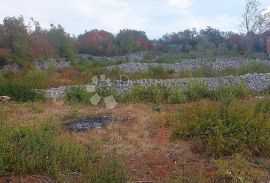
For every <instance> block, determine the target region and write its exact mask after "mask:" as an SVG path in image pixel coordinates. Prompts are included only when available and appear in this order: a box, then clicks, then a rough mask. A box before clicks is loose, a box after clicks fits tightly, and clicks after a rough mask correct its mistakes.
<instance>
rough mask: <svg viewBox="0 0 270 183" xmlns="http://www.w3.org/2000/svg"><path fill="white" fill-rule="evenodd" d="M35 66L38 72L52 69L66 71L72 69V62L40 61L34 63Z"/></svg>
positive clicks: (62, 59) (64, 60) (57, 60)
mask: <svg viewBox="0 0 270 183" xmlns="http://www.w3.org/2000/svg"><path fill="white" fill-rule="evenodd" d="M33 66H34V68H35V69H38V70H46V69H48V68H50V67H52V68H55V69H65V68H69V67H70V62H69V61H67V60H66V59H64V58H61V59H48V60H38V61H34V62H33Z"/></svg>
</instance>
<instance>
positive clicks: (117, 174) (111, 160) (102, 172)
mask: <svg viewBox="0 0 270 183" xmlns="http://www.w3.org/2000/svg"><path fill="white" fill-rule="evenodd" d="M129 179H130V176H129V171H128V169H127V168H126V167H125V166H124V164H123V163H121V161H119V160H118V159H117V158H116V157H115V156H108V157H105V158H104V159H103V160H102V162H101V163H100V164H99V165H98V167H96V168H95V169H94V170H93V171H91V172H90V173H89V178H88V181H87V182H89V183H92V182H98V183H107V182H111V183H119V182H125V181H127V180H129Z"/></svg>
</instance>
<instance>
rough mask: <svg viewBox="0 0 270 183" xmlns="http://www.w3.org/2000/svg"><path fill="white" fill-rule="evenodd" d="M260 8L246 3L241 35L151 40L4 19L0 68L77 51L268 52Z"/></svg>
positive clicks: (267, 29) (267, 19)
mask: <svg viewBox="0 0 270 183" xmlns="http://www.w3.org/2000/svg"><path fill="white" fill-rule="evenodd" d="M259 5H260V4H259V1H258V0H246V6H245V11H244V13H243V22H242V27H243V30H244V31H243V33H234V32H224V31H221V30H218V29H214V28H212V27H207V28H205V29H202V30H199V31H197V30H196V29H192V30H190V29H187V30H184V31H180V32H177V33H175V32H174V33H170V34H166V35H164V36H162V38H160V39H157V40H149V39H148V37H147V36H146V33H145V32H143V31H138V30H131V29H124V30H120V32H119V33H118V34H116V35H114V34H112V33H110V32H107V31H104V30H97V29H95V30H90V31H85V32H84V33H83V34H80V35H79V36H72V35H70V34H69V33H67V32H66V31H65V29H64V28H63V27H62V26H61V25H57V26H55V25H53V24H52V25H50V28H49V29H44V28H42V27H41V26H40V24H39V22H37V21H35V20H34V19H31V24H29V25H26V23H25V21H24V18H23V16H19V17H6V18H4V20H3V23H2V24H0V65H4V64H8V63H14V62H15V63H17V64H19V65H22V66H27V64H31V61H33V60H36V59H40V58H58V57H65V58H67V59H73V58H74V57H75V56H76V54H78V53H79V54H90V55H96V56H115V55H124V54H127V53H131V52H137V51H156V52H166V53H173V54H191V53H194V52H197V53H207V54H216V55H219V54H232V53H234V54H239V55H247V54H258V53H259V54H266V51H267V50H266V47H267V46H266V44H267V41H266V40H267V37H268V36H270V12H267V11H266V10H264V9H262V10H260V9H259ZM30 25H31V26H30Z"/></svg>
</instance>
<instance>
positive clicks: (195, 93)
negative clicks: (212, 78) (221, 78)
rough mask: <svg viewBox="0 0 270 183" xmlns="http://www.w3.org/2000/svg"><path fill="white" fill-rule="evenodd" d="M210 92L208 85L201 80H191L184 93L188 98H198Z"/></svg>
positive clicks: (206, 95) (204, 96)
mask: <svg viewBox="0 0 270 183" xmlns="http://www.w3.org/2000/svg"><path fill="white" fill-rule="evenodd" d="M209 94H210V91H209V90H208V87H207V86H206V85H205V84H204V83H203V82H201V81H198V80H194V81H192V82H191V83H190V84H189V86H188V88H187V91H186V95H187V97H188V99H189V100H198V99H201V98H206V97H208V96H209Z"/></svg>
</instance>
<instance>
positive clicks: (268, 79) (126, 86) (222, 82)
mask: <svg viewBox="0 0 270 183" xmlns="http://www.w3.org/2000/svg"><path fill="white" fill-rule="evenodd" d="M194 80H195V81H199V82H203V83H205V84H206V85H207V86H208V88H209V89H216V88H218V87H220V86H229V85H232V84H244V85H246V86H247V88H249V89H250V90H252V91H255V92H261V91H264V90H266V89H268V88H269V87H270V73H265V74H245V75H242V76H225V77H210V78H183V79H170V80H152V79H142V80H136V81H119V80H116V81H111V83H110V84H111V87H112V88H113V89H114V90H115V91H116V92H117V93H118V94H122V93H124V92H127V91H129V90H130V89H131V88H133V87H134V86H142V87H150V86H153V85H158V84H160V85H165V86H168V87H179V88H181V89H182V90H186V89H187V87H188V85H189V84H191V83H192V82H193V81H194ZM100 85H103V83H102V82H101V83H100ZM84 86H85V87H87V86H89V85H84ZM69 87H70V86H61V87H59V88H51V89H48V90H45V94H46V96H47V97H48V98H51V99H59V98H61V97H62V96H63V95H64V93H65V91H66V90H67V89H68V88H69Z"/></svg>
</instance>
